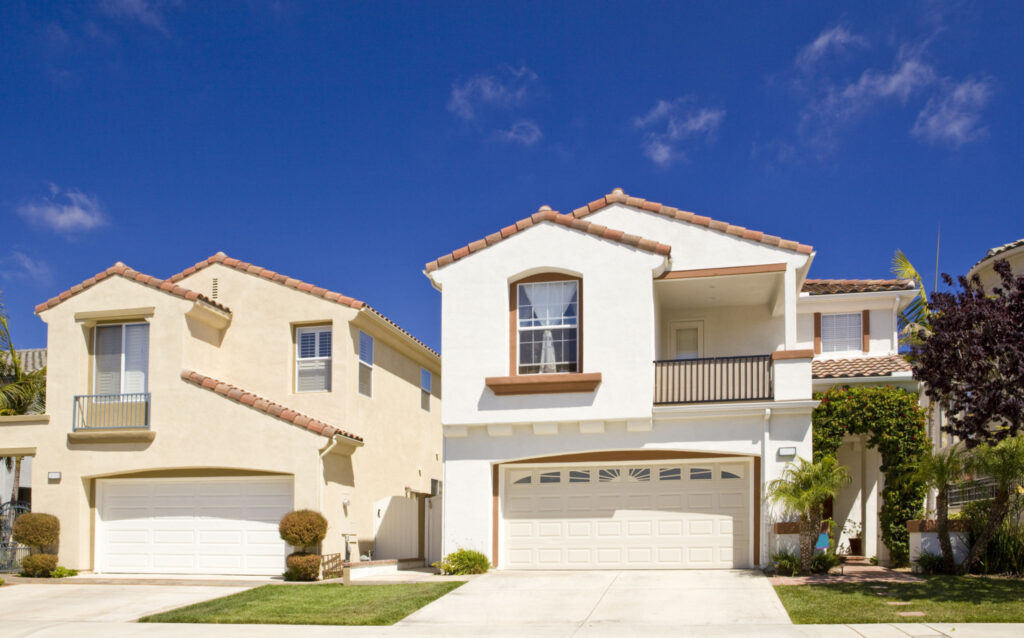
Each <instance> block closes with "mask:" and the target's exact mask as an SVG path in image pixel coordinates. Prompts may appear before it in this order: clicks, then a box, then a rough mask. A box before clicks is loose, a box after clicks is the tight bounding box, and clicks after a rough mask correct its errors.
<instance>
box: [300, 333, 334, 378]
mask: <svg viewBox="0 0 1024 638" xmlns="http://www.w3.org/2000/svg"><path fill="white" fill-rule="evenodd" d="M330 389H331V327H330V326H310V327H303V328H297V329H296V330H295V391H296V392H327V391H329V390H330Z"/></svg>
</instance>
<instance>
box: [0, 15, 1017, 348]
mask: <svg viewBox="0 0 1024 638" xmlns="http://www.w3.org/2000/svg"><path fill="white" fill-rule="evenodd" d="M1022 26H1024V5H1021V4H1020V3H984V2H978V3H969V2H968V3H921V2H914V3H906V4H899V3H893V2H867V3H856V4H846V5H837V4H833V3H822V2H806V3H802V2H789V3H779V2H760V3H759V2H735V3H710V2H699V3H679V2H666V3H654V2H625V3H613V2H599V3H594V2H580V3H550V2H516V3H507V4H506V5H501V4H499V3H496V2H462V3H441V2H434V3H424V2H410V3H385V2H374V3H354V2H350V3H340V2H338V3H325V2H317V3H301V2H295V3H291V2H270V1H267V2H262V1H260V0H249V1H247V2H234V3H232V2H214V3H211V2H198V1H196V0H178V1H159V0H98V1H96V2H85V1H83V2H76V3H66V4H64V3H44V2H30V1H22V0H8V1H7V2H4V3H3V4H2V5H0V216H2V219H3V226H2V228H3V241H2V242H0V289H2V290H3V293H4V299H5V302H6V304H7V307H8V310H9V312H10V314H11V317H12V323H13V332H14V337H15V339H16V342H17V343H18V345H19V346H21V347H38V346H43V345H45V340H46V333H45V325H44V324H43V323H42V322H41V321H40V320H39V319H38V318H37V317H35V316H34V315H33V312H32V308H33V306H34V305H35V304H37V303H39V302H41V301H44V300H46V299H47V298H49V297H51V296H53V295H55V294H56V293H58V292H60V291H62V290H64V289H66V288H68V287H70V286H71V285H73V284H76V283H78V282H80V281H81V280H83V279H85V278H86V277H89V276H91V275H93V274H95V273H96V272H99V271H100V270H103V269H105V268H106V267H108V266H110V265H111V264H113V263H114V262H115V261H118V260H121V261H124V262H125V263H127V264H128V265H130V266H132V267H133V268H136V269H138V270H141V271H142V272H145V273H148V274H151V275H154V276H157V277H167V276H169V275H171V274H173V273H175V272H178V271H179V270H181V269H183V268H185V267H186V266H188V265H190V264H192V263H195V262H196V261H198V260H200V259H203V258H205V257H207V256H209V255H211V254H213V253H214V252H216V251H218V250H223V251H225V252H226V253H227V254H228V255H231V256H233V257H237V258H239V259H242V260H245V261H250V262H253V263H256V264H258V265H261V266H265V267H268V268H271V269H273V270H277V271H279V272H283V273H286V274H289V275H291V276H293V277H297V278H300V279H304V280H306V281H310V282H313V283H315V284H317V285H320V286H323V287H325V288H329V289H332V290H336V291H339V292H343V293H345V294H348V295H351V296H354V297H357V298H360V299H363V300H365V301H367V302H368V303H370V304H371V305H373V306H375V307H377V308H379V309H380V310H381V311H382V312H384V313H385V314H387V315H389V316H390V317H392V318H393V319H395V320H396V321H398V322H399V323H401V324H402V325H403V326H404V327H406V328H407V329H409V330H410V331H412V332H413V333H414V334H416V335H417V336H419V337H421V338H422V339H423V340H424V341H426V342H427V343H428V344H431V345H433V346H435V347H437V346H438V345H439V341H440V325H439V322H440V319H439V308H440V303H439V295H438V293H437V292H436V291H434V290H433V289H432V288H431V286H430V284H429V282H428V281H427V280H426V279H425V278H424V277H423V275H422V274H421V270H422V268H423V264H424V263H425V262H427V261H430V260H432V259H434V258H436V257H437V256H439V255H441V254H444V253H446V252H448V251H450V250H452V249H454V248H456V247H458V246H461V245H464V244H466V243H468V242H469V241H472V240H475V239H478V238H480V237H483V236H484V235H486V234H488V233H491V232H494V231H495V230H496V229H498V228H500V227H501V226H504V225H506V224H508V223H509V222H511V221H513V220H516V219H520V218H522V217H524V216H526V215H529V214H530V213H532V212H533V211H535V210H536V209H537V207H538V206H539V205H541V204H549V205H551V206H552V207H553V208H555V209H556V210H562V211H568V210H571V209H572V208H574V207H577V206H580V205H582V204H584V203H586V202H587V201H590V200H592V199H595V198H596V197H599V196H601V195H603V194H605V193H607V192H609V191H611V189H612V188H614V187H622V188H624V189H625V190H626V192H627V193H629V194H632V195H636V196H640V197H645V198H647V199H651V200H655V201H660V202H663V203H666V204H670V205H673V206H677V207H679V208H682V209H684V210H691V211H694V212H698V213H701V214H705V215H709V216H711V217H713V218H716V219H722V220H725V221H728V222H730V223H734V224H739V225H743V226H746V227H749V228H754V229H757V230H762V231H765V232H768V233H771V234H775V235H780V236H782V237H785V238H787V239H795V240H798V241H800V242H803V243H808V244H812V245H814V247H815V249H816V250H817V253H818V255H817V258H816V260H815V263H814V267H813V269H812V276H815V277H886V276H888V275H889V262H890V259H891V256H892V254H893V251H894V250H895V249H896V248H902V249H903V250H904V251H906V252H907V254H908V255H909V256H910V257H911V259H912V261H914V262H915V263H916V264H917V265H918V267H919V268H920V269H922V270H924V271H926V272H928V273H929V279H930V278H931V277H930V273H931V272H932V271H933V269H934V260H935V239H936V229H937V226H938V225H939V224H941V227H942V250H941V256H940V260H941V264H940V267H941V269H942V270H943V271H948V272H952V273H962V272H964V271H966V269H967V268H969V267H970V265H971V264H973V263H974V262H975V261H976V260H977V259H979V258H980V257H981V256H983V255H984V253H985V251H986V250H987V249H988V248H990V247H992V246H995V245H999V244H1003V243H1006V242H1008V241H1011V240H1014V239H1017V238H1020V237H1022V236H1024V215H1022V210H1021V201H1022V199H1024V198H1022V195H1024V180H1022V179H1021V169H1022V167H1024V165H1022V153H1024V144H1022V141H1024V139H1022V125H1021V118H1020V117H1019V110H1020V107H1021V104H1022V103H1024V73H1021V71H1020V69H1021V66H1022V62H1024V42H1022V41H1021V38H1020V34H1021V33H1022Z"/></svg>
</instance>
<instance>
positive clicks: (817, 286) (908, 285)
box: [802, 279, 914, 296]
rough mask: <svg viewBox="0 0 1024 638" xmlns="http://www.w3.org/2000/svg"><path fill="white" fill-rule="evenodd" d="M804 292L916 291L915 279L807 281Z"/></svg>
mask: <svg viewBox="0 0 1024 638" xmlns="http://www.w3.org/2000/svg"><path fill="white" fill-rule="evenodd" d="M802 290H803V292H808V293H810V294H811V295H812V296H814V295H843V294H849V293H855V292H886V291H890V290H914V280H913V279H805V280H804V286H803V289H802Z"/></svg>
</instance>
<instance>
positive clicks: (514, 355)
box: [508, 272, 583, 377]
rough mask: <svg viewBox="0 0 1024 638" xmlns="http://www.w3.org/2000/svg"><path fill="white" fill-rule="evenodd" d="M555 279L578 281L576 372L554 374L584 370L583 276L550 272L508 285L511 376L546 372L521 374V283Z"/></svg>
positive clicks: (509, 369)
mask: <svg viewBox="0 0 1024 638" xmlns="http://www.w3.org/2000/svg"><path fill="white" fill-rule="evenodd" d="M554 281H575V282H576V372H561V373H553V374H581V373H582V372H583V278H582V277H576V276H574V275H567V274H564V273H557V272H549V273H541V274H539V275H530V276H529V277H523V278H521V279H517V280H515V281H513V282H511V283H509V286H508V328H509V336H508V374H509V376H510V377H518V376H524V377H525V376H530V377H535V376H537V377H539V376H543V375H544V374H552V373H538V374H529V375H526V374H523V375H520V374H519V285H520V284H537V283H549V282H554Z"/></svg>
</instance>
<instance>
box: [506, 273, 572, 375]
mask: <svg viewBox="0 0 1024 638" xmlns="http://www.w3.org/2000/svg"><path fill="white" fill-rule="evenodd" d="M563 281H566V282H573V283H575V284H576V323H574V324H571V325H570V324H558V325H557V326H555V325H552V326H530V327H526V328H524V327H523V326H522V325H521V323H520V321H521V320H520V318H519V300H520V299H522V297H521V296H520V295H522V287H523V286H530V285H534V284H553V283H559V282H563ZM515 287H516V376H520V375H522V376H533V375H542V374H578V373H580V372H582V371H583V370H581V369H580V327H581V322H580V314H581V313H580V281H579V280H578V279H575V278H572V277H567V278H565V279H555V280H553V281H524V282H522V283H517V284H515ZM568 328H573V329H575V330H576V372H568V373H567V372H520V371H519V368H520V366H521V365H522V363H521V362H520V360H519V355H520V352H521V348H522V342H521V341H520V340H519V339H520V335H521V334H522V333H523V331H524V330H525V331H527V332H536V331H538V330H565V329H568Z"/></svg>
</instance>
